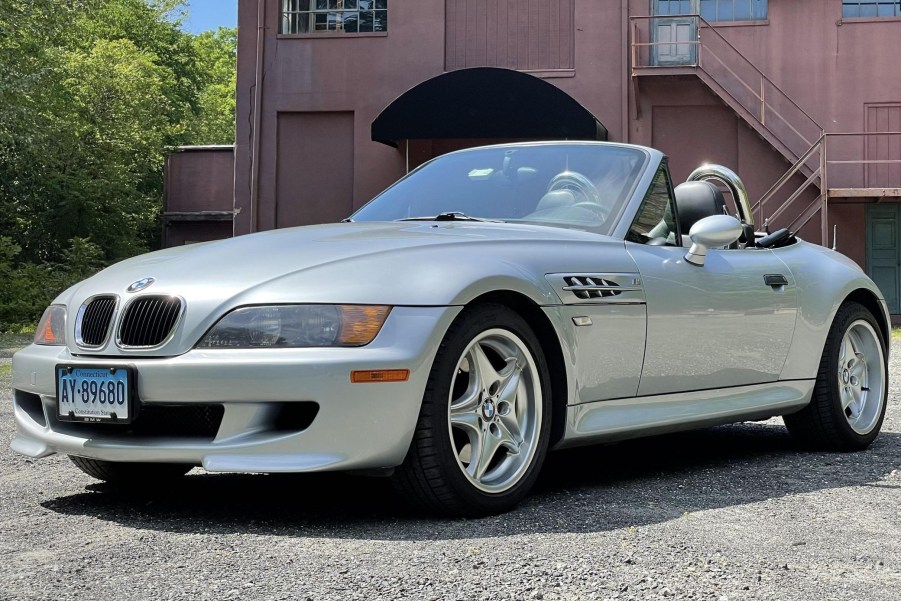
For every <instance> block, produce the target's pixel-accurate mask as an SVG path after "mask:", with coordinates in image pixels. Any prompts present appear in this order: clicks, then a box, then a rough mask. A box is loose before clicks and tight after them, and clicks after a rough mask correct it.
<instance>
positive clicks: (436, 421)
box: [395, 304, 551, 516]
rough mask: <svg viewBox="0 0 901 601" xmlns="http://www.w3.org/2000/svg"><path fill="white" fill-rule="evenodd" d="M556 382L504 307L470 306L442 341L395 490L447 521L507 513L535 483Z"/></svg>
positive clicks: (526, 331) (530, 337)
mask: <svg viewBox="0 0 901 601" xmlns="http://www.w3.org/2000/svg"><path fill="white" fill-rule="evenodd" d="M549 381H550V377H549V375H548V369H547V365H546V363H545V359H544V355H543V353H542V352H541V347H540V345H539V343H538V340H537V338H536V337H535V335H534V334H533V333H532V330H531V329H530V328H529V326H528V324H526V322H525V321H524V320H523V319H522V318H521V317H520V316H519V315H517V314H516V313H514V312H513V311H511V310H510V309H508V308H506V307H504V306H501V305H493V304H492V305H482V306H478V307H475V308H471V309H467V310H466V311H465V312H464V313H463V314H461V316H460V317H458V319H457V320H456V321H455V322H454V324H453V325H452V326H451V328H450V329H449V330H448V333H447V335H446V336H445V339H444V341H443V342H442V344H441V346H440V348H439V350H438V354H437V356H436V358H435V363H434V365H433V367H432V372H431V374H430V376H429V381H428V384H427V387H426V392H425V395H424V397H423V402H422V409H421V411H420V416H419V421H418V423H417V427H416V433H415V435H414V438H413V442H412V444H411V447H410V451H409V452H408V454H407V457H406V459H405V460H404V463H403V465H402V466H401V467H400V468H398V470H397V471H396V473H395V482H396V484H397V485H398V487H399V489H400V490H401V492H402V493H404V494H405V495H406V496H408V497H410V498H411V499H412V500H414V501H416V502H418V503H420V504H422V505H425V506H426V507H428V508H430V509H432V510H435V511H438V512H441V513H445V514H451V515H460V516H479V515H487V514H492V513H498V512H501V511H506V510H507V509H510V508H511V507H513V506H515V505H516V504H517V503H518V502H519V501H520V500H522V499H523V498H524V497H525V496H526V494H527V493H528V492H529V489H530V488H531V487H532V485H533V484H534V482H535V479H536V478H537V477H538V472H539V469H540V467H541V464H542V462H543V461H544V456H545V454H546V452H547V446H548V435H549V431H550V418H551V411H550V403H551V395H550V384H549Z"/></svg>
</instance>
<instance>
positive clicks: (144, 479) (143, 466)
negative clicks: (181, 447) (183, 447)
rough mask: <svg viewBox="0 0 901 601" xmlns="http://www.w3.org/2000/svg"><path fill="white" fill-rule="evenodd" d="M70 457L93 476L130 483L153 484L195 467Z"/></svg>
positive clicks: (181, 464) (117, 482)
mask: <svg viewBox="0 0 901 601" xmlns="http://www.w3.org/2000/svg"><path fill="white" fill-rule="evenodd" d="M69 459H71V460H72V463H74V464H75V465H76V466H78V469H80V470H81V471H83V472H84V473H86V474H87V475H88V476H91V477H92V478H97V479H98V480H103V481H105V482H110V483H114V484H129V485H152V484H154V483H157V482H160V481H164V480H175V479H177V478H180V477H182V476H184V475H185V474H187V473H188V472H189V471H190V470H191V468H192V467H193V466H191V465H187V464H183V463H132V462H125V461H103V460H101V459H88V458H87V457H78V456H75V455H69Z"/></svg>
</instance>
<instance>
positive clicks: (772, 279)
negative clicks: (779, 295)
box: [763, 273, 788, 288]
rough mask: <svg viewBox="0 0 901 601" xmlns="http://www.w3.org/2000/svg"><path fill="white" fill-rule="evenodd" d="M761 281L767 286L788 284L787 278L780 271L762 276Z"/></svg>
mask: <svg viewBox="0 0 901 601" xmlns="http://www.w3.org/2000/svg"><path fill="white" fill-rule="evenodd" d="M763 282H764V283H765V284H766V285H767V286H772V287H773V288H775V287H777V286H788V278H787V277H785V276H784V275H782V274H781V273H768V274H766V275H764V276H763Z"/></svg>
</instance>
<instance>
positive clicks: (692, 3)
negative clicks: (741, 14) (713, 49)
mask: <svg viewBox="0 0 901 601" xmlns="http://www.w3.org/2000/svg"><path fill="white" fill-rule="evenodd" d="M715 1H718V0H715ZM732 1H733V2H735V1H742V2H748V3H749V4H750V3H751V2H753V0H732ZM651 3H652V5H651V8H652V13H653V16H655V17H667V16H669V14H663V13H659V12H657V11H658V0H651ZM686 14H697V15H700V16H701V18H704V15H703V14H701V4H700V0H689V12H688V13H686ZM676 16H679V15H676ZM682 16H684V15H682ZM704 20H705V21H706V22H708V23H710V24H711V25H716V26H717V27H748V26H760V25H769V24H770V0H766V15H765V16H764V17H762V18H758V19H730V20H728V21H719V20H711V19H706V18H704Z"/></svg>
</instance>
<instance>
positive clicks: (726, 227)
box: [685, 215, 741, 265]
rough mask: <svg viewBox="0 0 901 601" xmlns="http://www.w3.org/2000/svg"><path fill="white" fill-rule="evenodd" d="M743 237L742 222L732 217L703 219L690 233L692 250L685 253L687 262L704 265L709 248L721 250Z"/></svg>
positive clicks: (718, 216)
mask: <svg viewBox="0 0 901 601" xmlns="http://www.w3.org/2000/svg"><path fill="white" fill-rule="evenodd" d="M739 236H741V222H740V221H739V220H738V219H736V218H735V217H732V216H731V215H711V216H710V217H705V218H704V219H701V220H700V221H698V222H697V223H695V224H694V225H693V226H691V231H690V232H688V237H689V239H691V248H689V249H688V252H687V253H685V260H686V261H688V262H689V263H691V264H693V265H703V264H704V260H705V259H706V258H707V249H708V248H711V247H712V248H721V247H723V246H728V245H730V244H732V243H733V242H735V241H736V240H738V238H739Z"/></svg>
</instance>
